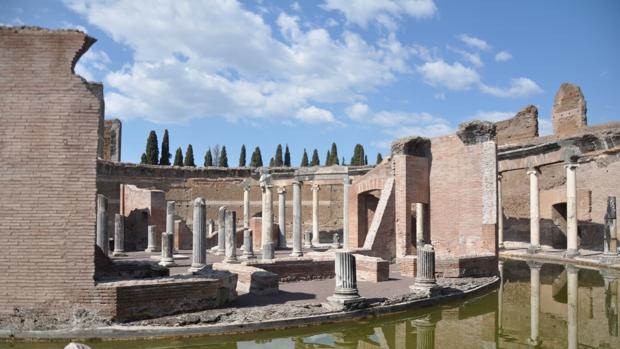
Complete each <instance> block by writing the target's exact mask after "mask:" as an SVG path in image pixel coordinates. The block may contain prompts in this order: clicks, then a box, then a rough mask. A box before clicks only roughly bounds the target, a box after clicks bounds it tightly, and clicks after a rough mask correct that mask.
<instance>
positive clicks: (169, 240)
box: [159, 232, 176, 267]
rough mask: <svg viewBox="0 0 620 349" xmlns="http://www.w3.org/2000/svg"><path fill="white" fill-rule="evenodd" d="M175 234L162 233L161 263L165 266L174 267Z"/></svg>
mask: <svg viewBox="0 0 620 349" xmlns="http://www.w3.org/2000/svg"><path fill="white" fill-rule="evenodd" d="M173 246H174V234H172V233H165V232H164V233H161V260H160V261H159V265H161V266H163V267H174V266H176V263H174V254H173V253H174V249H173Z"/></svg>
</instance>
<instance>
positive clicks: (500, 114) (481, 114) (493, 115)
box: [470, 110, 516, 122]
mask: <svg viewBox="0 0 620 349" xmlns="http://www.w3.org/2000/svg"><path fill="white" fill-rule="evenodd" d="M515 115H516V113H514V112H510V111H483V110H481V111H478V112H477V113H476V114H474V115H473V116H472V117H471V118H470V119H471V120H484V121H491V122H498V121H501V120H506V119H510V118H511V117H513V116H515Z"/></svg>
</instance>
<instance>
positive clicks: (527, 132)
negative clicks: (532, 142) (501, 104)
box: [495, 105, 538, 145]
mask: <svg viewBox="0 0 620 349" xmlns="http://www.w3.org/2000/svg"><path fill="white" fill-rule="evenodd" d="M495 127H496V132H497V145H504V144H510V143H519V142H522V141H527V140H529V139H532V138H536V137H538V109H537V108H536V107H535V106H533V105H528V106H527V107H525V108H523V109H522V110H521V111H520V112H518V113H517V115H515V116H514V117H512V118H510V119H507V120H502V121H498V122H496V123H495Z"/></svg>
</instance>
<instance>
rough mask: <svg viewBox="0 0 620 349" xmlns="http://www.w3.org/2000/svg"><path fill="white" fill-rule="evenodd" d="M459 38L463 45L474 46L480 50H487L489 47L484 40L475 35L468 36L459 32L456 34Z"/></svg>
mask: <svg viewBox="0 0 620 349" xmlns="http://www.w3.org/2000/svg"><path fill="white" fill-rule="evenodd" d="M457 37H458V38H459V40H461V41H462V42H463V43H464V44H465V45H467V46H469V47H471V48H475V49H477V50H481V51H488V50H490V49H491V46H490V45H489V44H488V43H487V42H486V41H484V40H482V39H480V38H477V37H475V36H470V35H467V34H461V35H459V36H457Z"/></svg>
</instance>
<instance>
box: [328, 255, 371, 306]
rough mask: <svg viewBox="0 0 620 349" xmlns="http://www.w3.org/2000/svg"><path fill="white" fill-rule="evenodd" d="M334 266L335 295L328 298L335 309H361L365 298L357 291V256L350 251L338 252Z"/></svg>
mask: <svg viewBox="0 0 620 349" xmlns="http://www.w3.org/2000/svg"><path fill="white" fill-rule="evenodd" d="M334 265H335V268H336V270H335V271H336V289H335V290H334V295H333V296H330V297H328V298H327V302H328V304H329V305H330V306H331V307H333V308H339V309H342V308H344V309H355V308H359V307H360V306H361V305H362V304H363V302H364V298H362V297H360V295H359V292H358V291H357V275H356V268H355V256H353V254H352V253H351V252H349V251H336V252H335V261H334Z"/></svg>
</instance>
